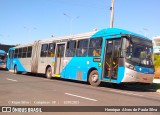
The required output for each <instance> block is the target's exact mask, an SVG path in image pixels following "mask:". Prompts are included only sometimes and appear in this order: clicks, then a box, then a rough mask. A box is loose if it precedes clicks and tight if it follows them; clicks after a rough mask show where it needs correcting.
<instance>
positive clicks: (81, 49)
mask: <svg viewBox="0 0 160 115" xmlns="http://www.w3.org/2000/svg"><path fill="white" fill-rule="evenodd" d="M87 52H88V39H83V40H79V41H78V47H77V50H76V56H79V57H82V56H87Z"/></svg>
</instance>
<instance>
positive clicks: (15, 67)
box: [14, 65, 18, 74]
mask: <svg viewBox="0 0 160 115" xmlns="http://www.w3.org/2000/svg"><path fill="white" fill-rule="evenodd" d="M14 74H18V71H17V66H16V65H15V66H14Z"/></svg>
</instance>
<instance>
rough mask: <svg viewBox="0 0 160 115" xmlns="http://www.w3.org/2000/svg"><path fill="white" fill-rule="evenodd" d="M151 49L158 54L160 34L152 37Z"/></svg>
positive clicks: (159, 51) (159, 52) (159, 50)
mask: <svg viewBox="0 0 160 115" xmlns="http://www.w3.org/2000/svg"><path fill="white" fill-rule="evenodd" d="M153 45H154V46H153V49H154V53H155V54H160V36H157V37H153Z"/></svg>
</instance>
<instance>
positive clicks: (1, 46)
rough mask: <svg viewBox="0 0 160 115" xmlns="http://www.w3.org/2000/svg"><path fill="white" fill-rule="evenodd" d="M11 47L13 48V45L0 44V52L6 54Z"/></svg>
mask: <svg viewBox="0 0 160 115" xmlns="http://www.w3.org/2000/svg"><path fill="white" fill-rule="evenodd" d="M11 47H14V45H5V44H0V50H4V51H5V52H8V49H9V48H11Z"/></svg>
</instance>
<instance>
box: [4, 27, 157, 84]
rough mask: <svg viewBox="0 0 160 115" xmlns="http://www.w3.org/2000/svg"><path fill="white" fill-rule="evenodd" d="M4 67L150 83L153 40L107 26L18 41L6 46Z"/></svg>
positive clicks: (92, 80)
mask: <svg viewBox="0 0 160 115" xmlns="http://www.w3.org/2000/svg"><path fill="white" fill-rule="evenodd" d="M7 68H8V69H9V70H14V73H18V72H31V73H42V74H45V75H46V77H47V78H51V77H59V78H63V79H72V80H79V81H88V82H89V83H90V84H91V85H94V86H98V85H99V84H100V83H101V82H102V81H103V82H111V83H116V84H120V83H129V82H140V83H152V81H153V78H154V65H153V46H152V41H151V40H150V39H148V38H146V37H143V36H141V35H138V34H135V33H132V32H129V31H127V30H122V29H117V28H109V29H102V30H100V31H94V32H89V33H84V34H77V35H71V36H64V37H57V38H52V39H48V40H40V41H35V42H34V43H31V44H26V45H20V46H16V47H13V48H11V49H10V50H9V57H8V60H7Z"/></svg>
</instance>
